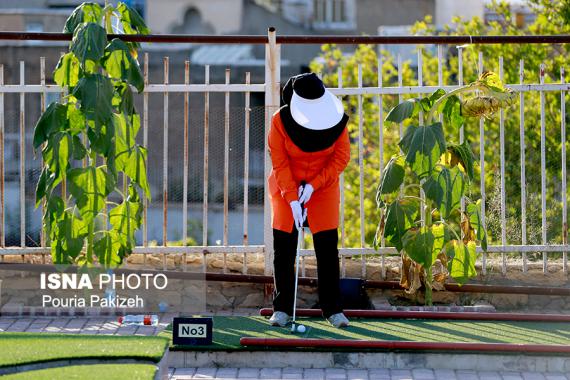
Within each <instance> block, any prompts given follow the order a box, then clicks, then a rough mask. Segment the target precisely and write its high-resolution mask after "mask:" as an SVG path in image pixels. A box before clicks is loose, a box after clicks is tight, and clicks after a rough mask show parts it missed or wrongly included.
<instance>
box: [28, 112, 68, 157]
mask: <svg viewBox="0 0 570 380" xmlns="http://www.w3.org/2000/svg"><path fill="white" fill-rule="evenodd" d="M66 127H67V106H65V105H63V104H61V103H58V102H53V103H51V104H50V105H49V106H48V108H47V109H46V110H45V112H44V113H43V114H42V116H40V118H39V120H38V121H37V123H36V126H35V128H34V139H33V146H34V149H38V148H39V147H40V145H42V144H43V143H44V142H45V141H47V139H48V138H49V136H50V135H52V134H53V133H55V132H58V131H62V130H65V129H66Z"/></svg>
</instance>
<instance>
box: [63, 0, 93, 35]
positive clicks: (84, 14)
mask: <svg viewBox="0 0 570 380" xmlns="http://www.w3.org/2000/svg"><path fill="white" fill-rule="evenodd" d="M102 16H103V10H102V9H101V6H100V5H99V4H97V3H83V4H81V5H80V6H78V7H77V8H75V10H74V11H73V13H71V15H70V16H69V17H68V18H67V21H66V22H65V27H64V28H63V32H64V33H72V34H73V33H74V32H75V28H77V26H79V25H81V24H83V23H84V22H94V23H96V24H100V23H101V19H102Z"/></svg>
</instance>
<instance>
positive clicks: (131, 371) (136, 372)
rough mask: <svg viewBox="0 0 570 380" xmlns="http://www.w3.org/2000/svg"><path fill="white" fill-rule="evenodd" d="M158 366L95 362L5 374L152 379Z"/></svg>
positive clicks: (11, 379) (33, 378)
mask: <svg viewBox="0 0 570 380" xmlns="http://www.w3.org/2000/svg"><path fill="white" fill-rule="evenodd" d="M155 372H156V367H155V366H153V365H151V364H93V365H82V366H69V367H58V368H48V369H40V370H37V371H28V372H20V373H16V374H13V375H5V376H3V377H2V379H6V380H53V379H66V380H67V379H78V380H100V379H105V380H125V379H137V380H139V379H140V380H146V379H148V380H152V379H154V373H155Z"/></svg>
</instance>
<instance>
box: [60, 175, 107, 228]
mask: <svg viewBox="0 0 570 380" xmlns="http://www.w3.org/2000/svg"><path fill="white" fill-rule="evenodd" d="M68 177H69V182H70V186H69V190H70V192H71V194H72V195H73V196H74V197H75V199H76V203H77V207H78V208H79V213H80V214H81V217H82V218H83V220H85V221H86V223H89V222H91V221H92V220H93V219H94V218H95V217H96V216H97V214H98V213H99V212H100V211H101V210H102V209H103V208H104V207H105V202H106V197H107V195H109V194H110V193H111V191H113V189H114V187H115V183H114V181H113V179H112V178H111V176H109V175H108V173H107V169H106V167H105V166H99V167H97V168H95V167H92V166H88V167H85V168H75V169H71V170H70V171H69V173H68Z"/></svg>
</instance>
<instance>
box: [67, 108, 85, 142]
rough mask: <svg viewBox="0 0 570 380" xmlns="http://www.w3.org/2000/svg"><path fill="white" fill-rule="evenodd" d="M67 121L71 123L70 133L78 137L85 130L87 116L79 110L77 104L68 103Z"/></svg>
mask: <svg viewBox="0 0 570 380" xmlns="http://www.w3.org/2000/svg"><path fill="white" fill-rule="evenodd" d="M67 120H68V121H69V132H70V133H71V134H72V135H77V134H79V133H82V132H83V131H84V130H85V115H84V114H83V112H81V110H80V109H79V108H77V103H71V102H69V103H67Z"/></svg>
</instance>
